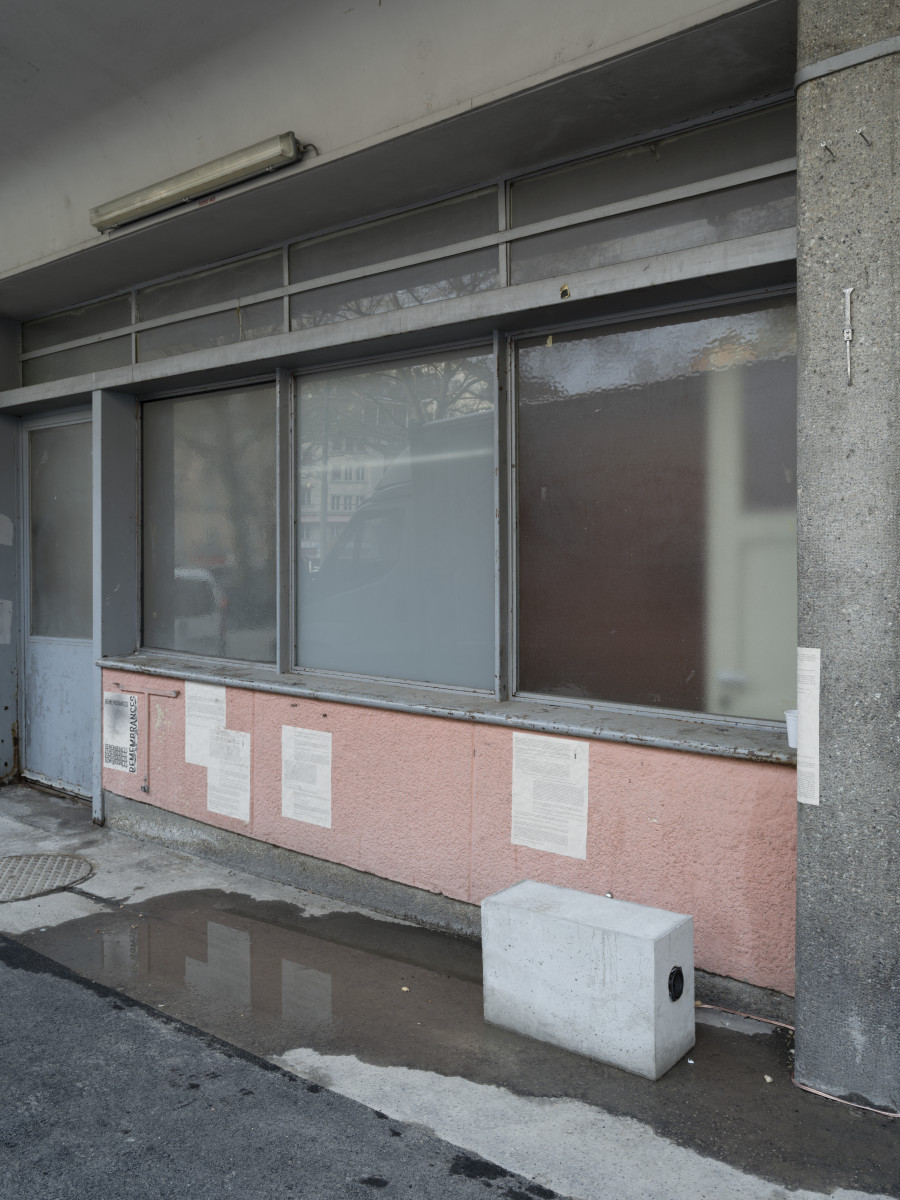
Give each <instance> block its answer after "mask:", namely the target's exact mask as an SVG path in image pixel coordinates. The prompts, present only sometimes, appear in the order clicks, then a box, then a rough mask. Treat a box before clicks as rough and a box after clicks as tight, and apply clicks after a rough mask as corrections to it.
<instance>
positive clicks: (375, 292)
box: [291, 246, 498, 329]
mask: <svg viewBox="0 0 900 1200" xmlns="http://www.w3.org/2000/svg"><path fill="white" fill-rule="evenodd" d="M497 279H498V275H497V250H496V248H495V247H493V246H491V247H489V248H488V249H487V250H475V251H472V252H471V253H469V254H457V255H455V256H454V257H452V258H441V259H438V260H437V261H436V262H429V263H422V264H421V265H420V266H416V267H403V268H402V269H401V270H399V271H386V272H385V273H384V274H383V275H369V276H368V277H366V278H363V279H352V280H350V281H349V282H348V283H335V284H332V285H331V286H330V287H324V288H314V289H313V290H312V291H309V292H300V293H299V294H298V295H296V296H291V329H314V328H315V327H316V326H317V325H331V324H332V323H333V322H335V321H352V320H355V318H357V317H371V316H374V315H375V314H376V313H383V312H394V311H396V310H397V309H401V308H415V307H416V305H418V304H432V303H434V301H436V300H451V299H453V298H454V297H455V296H468V295H471V294H472V293H473V292H486V291H490V289H491V288H495V287H496V286H497Z"/></svg>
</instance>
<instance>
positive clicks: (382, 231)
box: [289, 188, 497, 283]
mask: <svg viewBox="0 0 900 1200" xmlns="http://www.w3.org/2000/svg"><path fill="white" fill-rule="evenodd" d="M496 231H497V191H496V188H489V189H488V190H487V191H484V192H476V193H475V194H474V195H471V196H462V197H460V198H459V199H457V200H447V201H445V202H444V203H443V204H432V205H429V207H428V208H417V209H415V210H414V211H413V212H408V213H401V214H400V215H399V216H396V217H388V218H387V219H386V220H384V221H375V222H373V223H372V224H371V225H360V226H357V227H356V228H354V229H344V230H341V231H340V232H339V233H332V234H328V235H327V236H326V237H322V238H314V239H313V240H312V241H308V242H298V243H297V244H296V245H294V246H291V249H290V262H289V269H290V277H291V283H302V282H303V281H305V280H307V279H319V278H321V277H322V276H323V275H336V274H337V273H338V272H339V271H353V270H357V269H358V268H360V267H367V266H371V265H372V264H374V263H380V262H388V261H390V260H391V259H394V258H403V257H405V256H406V255H407V254H420V253H422V252H424V251H426V250H438V249H440V247H441V246H452V245H453V244H454V242H465V241H468V240H469V239H470V238H476V237H482V236H483V235H484V234H487V233H496Z"/></svg>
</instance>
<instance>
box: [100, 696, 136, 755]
mask: <svg viewBox="0 0 900 1200" xmlns="http://www.w3.org/2000/svg"><path fill="white" fill-rule="evenodd" d="M137 751H138V698H137V696H132V695H129V694H128V693H127V692H104V693H103V765H104V767H111V768H112V769H113V770H114V771H127V772H128V774H129V775H134V774H136V772H137Z"/></svg>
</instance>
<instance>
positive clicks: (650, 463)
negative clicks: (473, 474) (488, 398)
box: [517, 300, 796, 720]
mask: <svg viewBox="0 0 900 1200" xmlns="http://www.w3.org/2000/svg"><path fill="white" fill-rule="evenodd" d="M517 376H518V386H519V408H518V462H517V473H518V518H519V525H518V529H519V541H518V553H519V637H520V645H519V686H520V688H521V690H522V691H524V692H530V693H542V694H545V695H553V696H561V697H562V696H567V697H572V698H576V699H582V700H601V701H608V702H618V703H624V704H635V705H652V706H659V707H663V708H673V709H687V710H693V711H698V712H711V713H723V714H729V715H735V716H743V717H759V718H771V719H775V720H779V719H782V716H783V710H784V709H786V708H792V707H793V706H794V688H795V647H796V482H795V462H796V438H795V432H794V430H795V424H796V379H795V332H794V309H793V304H792V303H791V302H789V301H786V300H785V301H779V302H777V303H775V304H769V305H766V306H744V307H741V308H736V309H723V310H719V311H714V312H709V313H706V314H703V315H700V316H697V315H692V316H690V317H680V318H672V319H670V320H667V321H661V322H655V323H653V324H650V323H641V324H636V325H632V326H630V327H627V328H624V329H617V330H614V331H609V330H593V331H584V330H581V331H578V332H575V333H567V334H563V335H561V336H552V337H541V338H535V339H533V340H530V341H526V342H522V343H520V344H519V348H518V372H517Z"/></svg>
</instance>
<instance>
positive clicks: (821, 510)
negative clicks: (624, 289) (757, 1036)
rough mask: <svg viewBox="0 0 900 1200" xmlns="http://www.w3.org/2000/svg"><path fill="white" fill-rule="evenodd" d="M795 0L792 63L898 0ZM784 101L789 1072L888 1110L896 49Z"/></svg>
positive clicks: (892, 919) (852, 44) (895, 591)
mask: <svg viewBox="0 0 900 1200" xmlns="http://www.w3.org/2000/svg"><path fill="white" fill-rule="evenodd" d="M799 9H800V12H799V16H800V41H801V46H802V47H803V50H802V52H801V60H800V66H801V67H805V66H807V65H810V64H811V63H812V62H815V61H817V60H819V59H821V58H824V57H830V56H831V55H834V54H836V53H842V52H844V51H846V50H850V49H854V48H856V47H857V46H861V45H865V44H869V43H873V42H877V41H880V40H882V39H885V38H888V37H891V36H894V35H896V34H897V33H900V10H898V8H897V6H896V4H895V3H893V2H892V0H881V2H878V3H868V4H866V3H863V4H849V3H845V2H843V0H801V2H800V6H799ZM798 99H799V113H798V123H799V181H798V186H799V197H800V216H799V249H798V277H799V284H798V286H799V304H798V318H799V333H800V347H799V364H798V365H799V418H798V419H799V457H798V486H799V523H800V527H799V543H800V550H799V564H798V569H799V591H800V612H799V618H800V630H799V642H800V645H801V646H810V647H819V648H820V649H821V654H822V692H821V709H820V746H821V761H820V795H821V804H820V806H819V807H812V806H807V805H800V806H799V808H800V811H799V845H798V880H797V887H798V927H797V1061H796V1077H797V1079H798V1081H800V1082H802V1083H805V1084H807V1085H809V1086H812V1087H816V1088H819V1089H821V1090H823V1091H826V1092H829V1093H832V1094H837V1095H840V1096H844V1097H850V1098H857V1099H862V1100H863V1101H865V1102H866V1103H869V1104H874V1105H876V1106H881V1107H885V1108H892V1109H900V1036H898V1027H900V972H898V927H897V897H898V895H900V672H898V662H900V606H898V598H900V526H898V519H897V514H898V505H900V411H898V394H897V393H898V378H900V345H898V311H897V309H898V304H897V286H898V279H900V275H898V267H900V261H898V258H900V249H898V238H897V219H898V215H900V214H898V204H897V164H898V162H900V129H898V125H897V119H896V114H897V106H898V100H900V56H897V55H893V56H891V57H884V58H880V59H878V60H876V61H872V62H868V63H864V64H862V65H860V66H856V67H853V68H850V69H847V70H843V71H840V72H838V73H835V74H830V75H826V76H824V77H822V78H819V79H814V80H812V81H810V82H808V83H806V84H803V85H802V86H801V87H800V89H799V97H798ZM859 130H862V133H860V132H858V131H859ZM823 143H824V145H823ZM846 287H853V288H854V289H855V290H854V292H853V296H852V299H853V309H852V317H853V327H854V338H853V342H852V362H853V378H852V384H851V385H848V382H847V373H846V365H845V362H846V360H845V345H844V339H843V326H844V319H843V295H842V290H841V289H842V288H846Z"/></svg>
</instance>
